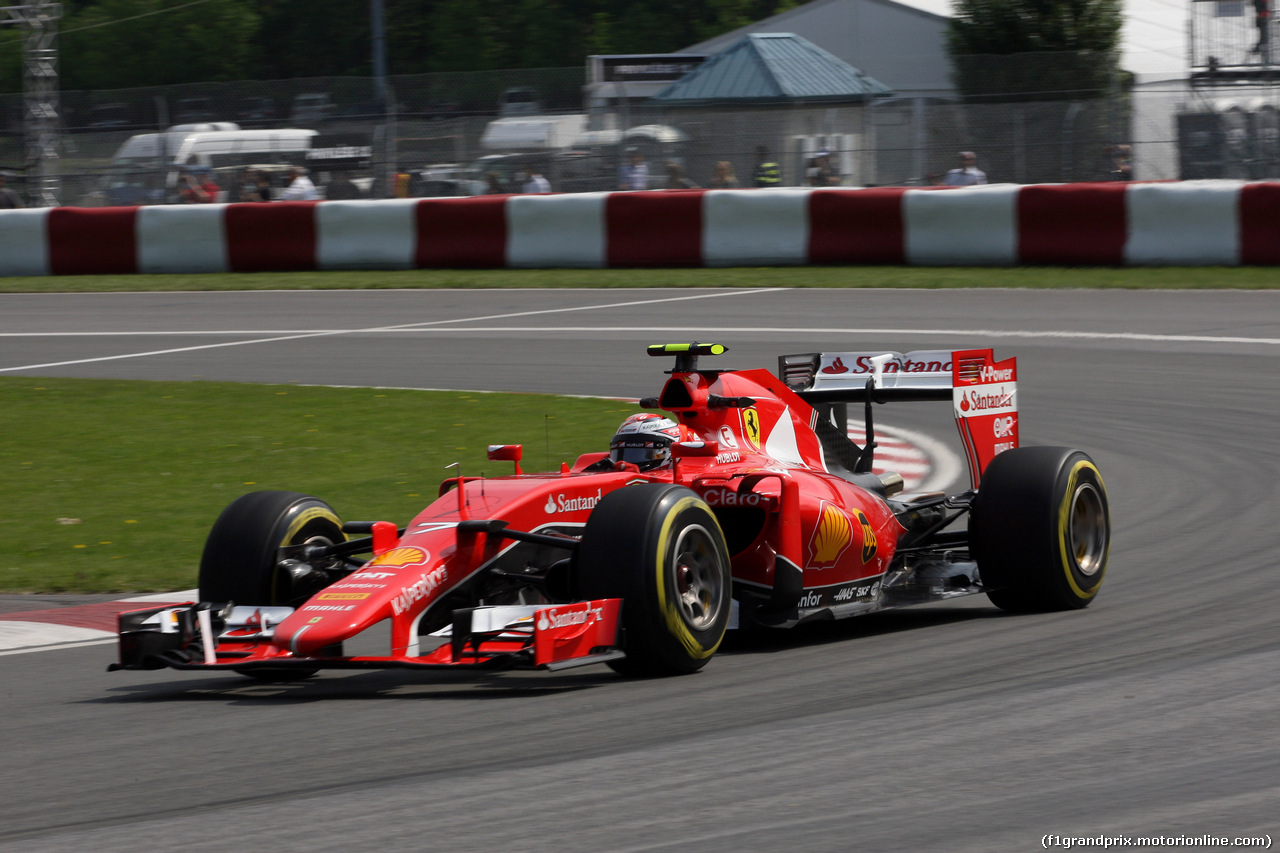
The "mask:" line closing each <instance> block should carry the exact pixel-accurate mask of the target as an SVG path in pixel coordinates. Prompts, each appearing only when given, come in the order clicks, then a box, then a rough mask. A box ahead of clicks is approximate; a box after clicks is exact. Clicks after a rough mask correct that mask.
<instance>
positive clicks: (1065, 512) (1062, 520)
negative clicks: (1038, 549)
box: [1058, 459, 1111, 601]
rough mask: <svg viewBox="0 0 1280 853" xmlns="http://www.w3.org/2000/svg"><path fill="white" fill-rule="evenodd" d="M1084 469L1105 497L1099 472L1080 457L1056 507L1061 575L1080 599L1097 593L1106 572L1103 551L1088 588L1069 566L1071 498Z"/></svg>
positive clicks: (1071, 556)
mask: <svg viewBox="0 0 1280 853" xmlns="http://www.w3.org/2000/svg"><path fill="white" fill-rule="evenodd" d="M1086 470H1088V471H1092V472H1093V476H1094V478H1095V479H1096V480H1097V483H1098V489H1099V491H1101V492H1102V494H1103V496H1104V498H1105V496H1106V494H1107V489H1106V486H1104V485H1103V483H1102V474H1101V472H1099V471H1098V468H1097V466H1095V465H1094V464H1093V463H1092V462H1089V461H1087V460H1084V459H1081V460H1079V461H1077V462H1076V464H1075V465H1073V466H1072V468H1071V473H1070V474H1069V475H1068V476H1067V488H1066V490H1065V492H1064V494H1063V496H1062V504H1061V505H1060V506H1059V507H1058V556H1059V562H1060V566H1061V568H1062V573H1063V576H1064V577H1066V579H1067V584H1068V585H1069V586H1070V587H1071V591H1072V592H1073V593H1075V595H1076V597H1077V598H1079V599H1080V600H1082V601H1088V600H1089V599H1091V598H1093V597H1094V596H1095V595H1097V594H1098V590H1099V589H1101V588H1102V579H1103V577H1105V576H1106V574H1107V553H1105V552H1104V553H1103V555H1102V569H1101V570H1100V571H1099V572H1098V574H1097V575H1095V576H1094V579H1093V580H1094V583H1093V586H1092V588H1090V589H1089V590H1087V591H1086V590H1083V589H1081V588H1080V585H1079V584H1078V583H1076V579H1075V575H1074V573H1073V572H1072V571H1071V567H1072V565H1074V563H1075V556H1074V555H1073V554H1072V553H1071V550H1072V549H1071V548H1070V546H1069V544H1068V542H1067V532H1068V531H1069V530H1070V529H1071V499H1072V498H1073V497H1074V496H1075V493H1076V486H1077V485H1078V484H1079V482H1080V473H1081V472H1082V471H1086ZM1108 533H1109V531H1108ZM1110 550H1111V541H1110V536H1109V535H1108V538H1107V551H1108V552H1109V551H1110Z"/></svg>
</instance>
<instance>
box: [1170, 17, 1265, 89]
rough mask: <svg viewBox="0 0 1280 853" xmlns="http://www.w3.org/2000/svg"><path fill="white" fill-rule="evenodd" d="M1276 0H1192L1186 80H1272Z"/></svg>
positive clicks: (1246, 83)
mask: <svg viewBox="0 0 1280 853" xmlns="http://www.w3.org/2000/svg"><path fill="white" fill-rule="evenodd" d="M1275 6H1276V0H1192V2H1191V27H1190V37H1191V39H1190V41H1191V44H1190V48H1191V51H1190V52H1191V85H1193V86H1207V87H1219V88H1220V87H1225V86H1242V85H1243V86H1249V85H1256V84H1258V83H1273V82H1274V81H1275V80H1276V77H1277V74H1276V72H1277V70H1280V69H1278V68H1277V62H1278V61H1280V50H1277V49H1276V39H1275V35H1276V33H1275V23H1276V21H1275V17H1274V15H1273V14H1272V13H1273V12H1274V7H1275Z"/></svg>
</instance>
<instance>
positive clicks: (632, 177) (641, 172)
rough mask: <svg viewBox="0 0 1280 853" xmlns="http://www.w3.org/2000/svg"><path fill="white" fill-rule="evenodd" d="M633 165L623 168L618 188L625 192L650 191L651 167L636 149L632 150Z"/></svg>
mask: <svg viewBox="0 0 1280 853" xmlns="http://www.w3.org/2000/svg"><path fill="white" fill-rule="evenodd" d="M628 151H629V152H630V154H631V163H630V164H629V165H626V166H623V167H622V174H621V175H620V176H619V180H618V188H619V189H624V190H647V189H649V166H648V164H646V163H645V162H644V155H643V154H641V153H640V152H639V151H638V150H636V149H635V148H630V149H628Z"/></svg>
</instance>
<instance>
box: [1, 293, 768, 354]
mask: <svg viewBox="0 0 1280 853" xmlns="http://www.w3.org/2000/svg"><path fill="white" fill-rule="evenodd" d="M779 290H785V288H780V287H767V288H759V289H755V290H733V291H727V292H723V293H719V292H717V293H699V294H693V295H690V296H670V297H666V298H664V299H631V300H627V301H626V302H611V303H608V304H606V305H576V306H573V307H569V308H544V309H539V310H537V311H514V312H510V313H506V314H485V315H482V316H479V317H460V318H455V319H451V320H428V321H424V322H421V323H404V324H401V325H396V326H373V327H370V328H365V329H348V330H345V331H342V330H339V331H332V330H326V331H318V332H296V333H290V334H284V335H278V336H273V337H269V338H258V339H254V340H249V341H224V342H222V343H217V344H202V345H200V346H194V347H177V348H174V349H164V350H154V351H151V352H137V353H122V354H119V355H109V356H99V357H97V358H79V359H71V360H68V361H56V362H49V363H47V364H26V365H22V366H20V367H0V373H12V372H14V371H17V370H43V369H45V368H49V367H66V366H68V365H72V364H91V363H94V362H101V361H118V360H122V359H126V358H147V357H149V356H156V355H172V354H174V353H179V352H193V351H196V350H204V349H218V348H221V347H238V346H246V345H248V344H267V343H276V342H279V341H293V340H303V339H305V338H322V337H331V336H334V335H350V334H370V333H379V332H399V331H413V330H420V331H425V330H427V327H430V326H440V325H443V324H446V323H477V322H480V321H482V320H505V319H509V318H515V317H533V316H537V315H540V314H569V313H572V312H575V311H601V310H606V309H614V308H631V307H634V306H637V305H661V304H666V303H671V302H688V301H691V300H694V299H720V298H726V297H732V296H753V295H755V294H758V293H774V292H777V291H779ZM540 328H541V327H540ZM544 330H545V329H544ZM258 334H271V333H269V332H267V333H263V332H259V333H258Z"/></svg>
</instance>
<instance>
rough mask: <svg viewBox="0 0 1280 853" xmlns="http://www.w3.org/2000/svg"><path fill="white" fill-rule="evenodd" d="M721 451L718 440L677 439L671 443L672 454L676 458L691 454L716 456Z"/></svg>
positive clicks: (686, 456) (683, 457)
mask: <svg viewBox="0 0 1280 853" xmlns="http://www.w3.org/2000/svg"><path fill="white" fill-rule="evenodd" d="M719 452H720V442H718V441H677V442H676V443H675V444H673V445H671V455H672V457H674V458H676V459H685V458H688V457H691V456H715V455H717V454H718V453H719Z"/></svg>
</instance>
